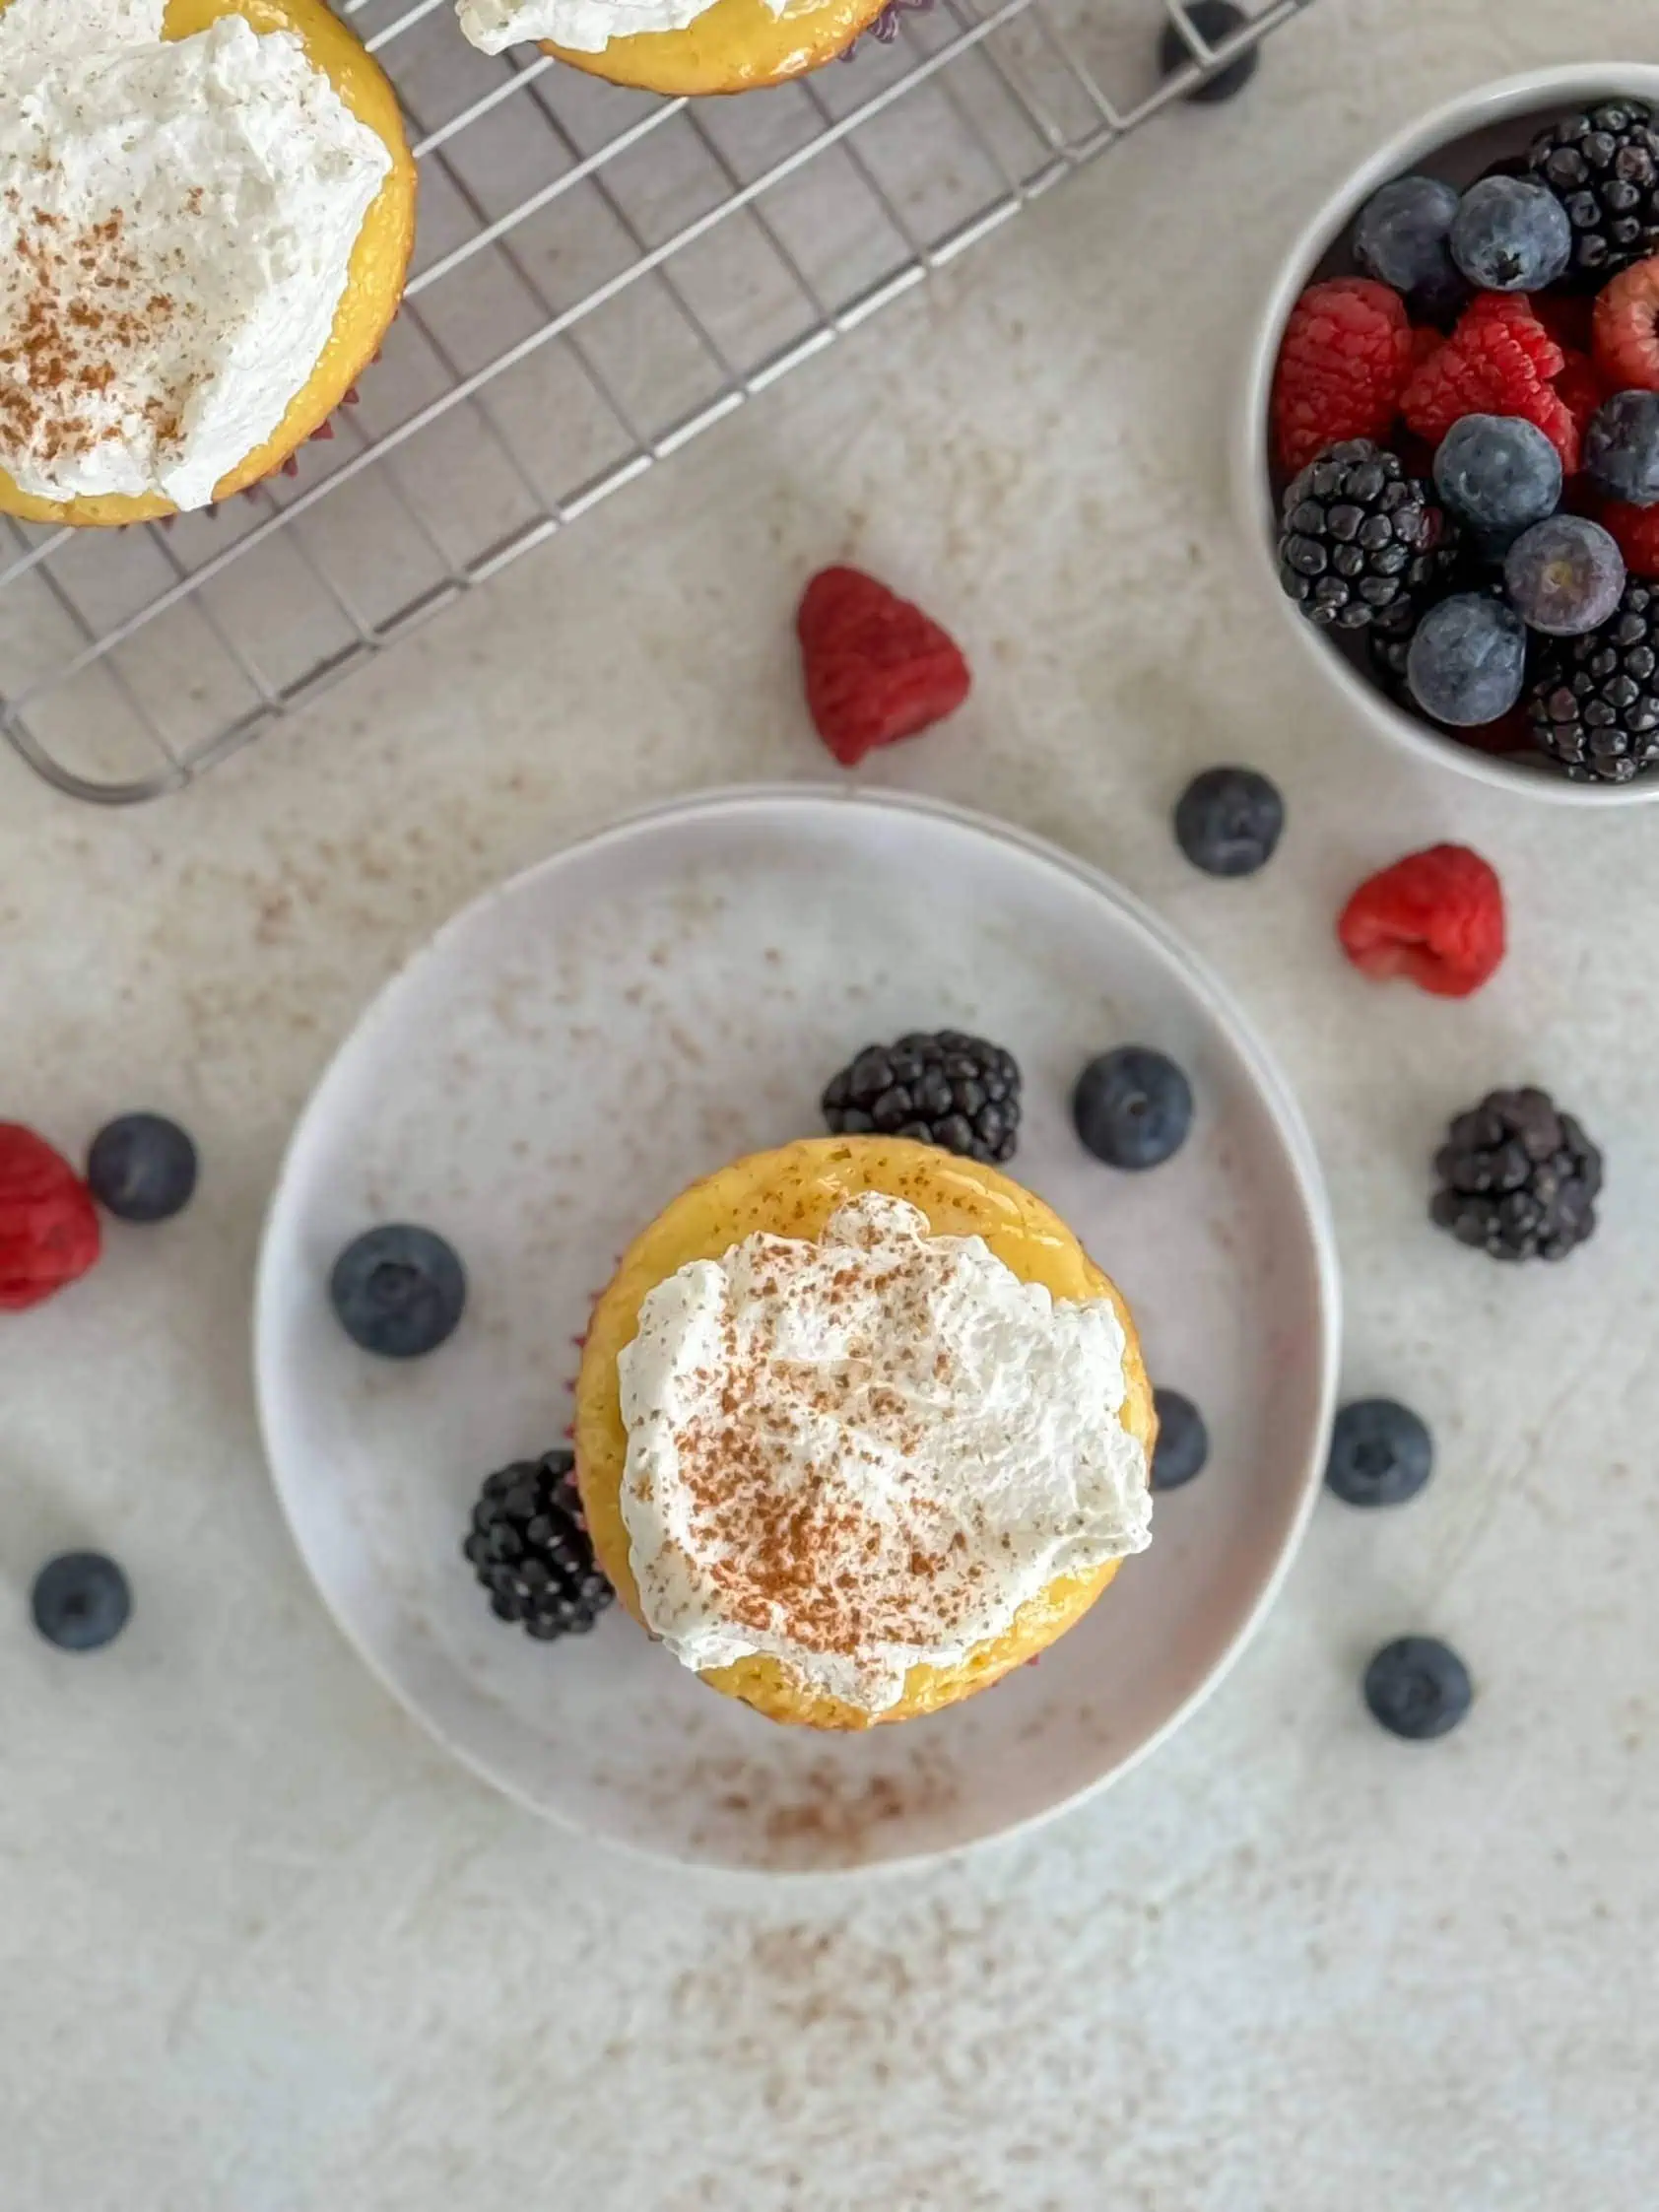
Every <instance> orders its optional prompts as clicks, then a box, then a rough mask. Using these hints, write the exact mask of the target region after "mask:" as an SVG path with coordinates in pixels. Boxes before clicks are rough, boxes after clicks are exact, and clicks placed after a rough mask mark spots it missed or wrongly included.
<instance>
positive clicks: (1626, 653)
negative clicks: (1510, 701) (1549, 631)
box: [1527, 577, 1659, 783]
mask: <svg viewBox="0 0 1659 2212" xmlns="http://www.w3.org/2000/svg"><path fill="white" fill-rule="evenodd" d="M1527 717H1528V719H1529V721H1530V722H1531V724H1532V734H1533V738H1534V741H1535V742H1536V743H1537V744H1538V745H1539V746H1541V747H1542V748H1543V750H1544V751H1545V752H1546V753H1548V754H1549V755H1550V756H1551V758H1552V759H1553V760H1557V761H1559V762H1560V764H1561V766H1562V767H1563V768H1564V769H1565V770H1566V772H1567V774H1568V775H1569V776H1571V777H1572V778H1573V780H1574V781H1575V782H1578V783H1628V782H1629V781H1630V780H1631V778H1632V777H1634V776H1638V775H1641V774H1643V773H1644V772H1645V771H1647V770H1648V769H1650V768H1652V766H1653V764H1654V763H1655V762H1656V761H1659V585H1655V584H1652V583H1644V582H1642V581H1641V580H1640V579H1639V578H1636V577H1632V578H1631V579H1630V581H1629V582H1628V583H1626V586H1625V593H1624V596H1623V598H1622V599H1621V600H1620V602H1619V607H1618V611H1617V612H1616V613H1615V614H1614V615H1613V616H1612V617H1611V619H1610V620H1609V621H1607V622H1604V623H1603V624H1602V626H1601V628H1600V629H1599V630H1592V631H1591V632H1590V633H1589V634H1588V636H1586V637H1560V638H1553V639H1552V640H1551V641H1550V642H1549V644H1548V645H1547V646H1546V648H1545V652H1544V657H1543V658H1542V660H1541V661H1540V663H1539V667H1538V673H1537V675H1536V676H1535V677H1534V679H1533V683H1532V687H1531V690H1530V691H1529V693H1528V695H1527Z"/></svg>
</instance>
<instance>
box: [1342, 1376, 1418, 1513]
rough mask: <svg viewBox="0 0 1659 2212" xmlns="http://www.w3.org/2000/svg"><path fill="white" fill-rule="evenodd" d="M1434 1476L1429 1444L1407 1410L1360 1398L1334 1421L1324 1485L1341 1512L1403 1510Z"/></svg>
mask: <svg viewBox="0 0 1659 2212" xmlns="http://www.w3.org/2000/svg"><path fill="white" fill-rule="evenodd" d="M1433 1471H1434V1440H1433V1438H1432V1437H1430V1436H1429V1434H1428V1431H1427V1428H1425V1426H1424V1424H1423V1423H1422V1422H1421V1421H1420V1420H1419V1419H1418V1417H1417V1415H1416V1414H1415V1413H1413V1412H1412V1410H1411V1408H1410V1407H1409V1406H1403V1405H1396V1404H1395V1402H1394V1400H1393V1399H1392V1398H1359V1399H1357V1400H1356V1401H1355V1403H1354V1404H1353V1405H1346V1406H1344V1407H1343V1409H1342V1411H1341V1412H1340V1413H1339V1414H1338V1415H1337V1418H1336V1424H1335V1426H1334V1428H1333V1429H1332V1431H1331V1456H1330V1458H1329V1459H1328V1460H1327V1461H1326V1463H1325V1484H1326V1487H1327V1489H1330V1490H1334V1491H1335V1492H1336V1494H1337V1496H1338V1497H1339V1498H1340V1499H1341V1500H1342V1502H1343V1504H1344V1505H1346V1506H1403V1505H1404V1504H1405V1502H1406V1500H1407V1499H1408V1498H1415V1497H1416V1496H1417V1494H1418V1492H1419V1491H1420V1490H1421V1489H1422V1488H1423V1486H1424V1484H1425V1483H1426V1482H1427V1480H1428V1478H1429V1476H1430V1475H1431V1474H1432V1473H1433Z"/></svg>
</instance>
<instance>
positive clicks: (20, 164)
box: [0, 0, 415, 524]
mask: <svg viewBox="0 0 1659 2212" xmlns="http://www.w3.org/2000/svg"><path fill="white" fill-rule="evenodd" d="M414 232H415V168H414V164H413V162H412V160H411V158H410V154H409V149H408V145H407V142H406V140H405V137H404V132H403V125H402V121H401V118H400V116H399V114H398V107H397V101H396V98H395V96H394V94H393V92H392V89H391V87H390V85H389V84H388V83H387V82H386V79H385V76H384V75H383V73H382V72H381V70H380V69H379V67H378V65H377V64H376V63H375V62H374V61H373V60H371V59H370V57H369V55H368V54H367V53H366V52H365V49H364V47H363V46H362V44H361V43H360V42H359V41H358V39H356V38H355V37H354V36H353V35H352V34H351V33H350V32H349V31H347V30H346V29H345V28H344V27H343V26H342V25H341V24H340V23H338V22H337V21H336V20H335V18H334V16H333V15H332V14H330V12H329V10H328V9H327V7H326V6H324V5H323V0H0V511H3V512H6V513H10V514H15V515H19V516H22V517H23V518H25V519H26V520H29V521H38V522H67V523H75V524H81V523H87V524H117V523H124V522H138V521H145V520H148V519H151V518H153V517H156V516H160V515H166V514H172V513H175V512H178V511H180V510H184V509H189V508H194V507H203V506H207V505H209V504H210V503H212V502H214V501H215V500H222V499H226V498H229V496H230V495H231V494H232V492H238V491H241V490H243V489H245V488H246V487H247V486H249V485H251V484H254V483H257V482H258V481H259V479H260V478H261V477H263V476H267V475H269V474H270V472H271V471H272V470H273V469H276V468H278V467H280V466H281V464H282V462H283V461H284V460H285V459H287V457H288V456H289V454H291V453H292V452H293V451H294V450H295V448H296V447H297V446H299V444H301V443H302V442H303V440H304V439H305V438H307V437H309V436H311V434H312V433H313V432H314V431H316V430H318V429H319V428H320V427H321V426H322V424H323V423H325V422H326V421H327V419H328V417H329V416H330V415H331V414H332V413H333V411H334V409H335V408H336V407H338V406H339V405H340V403H341V401H342V400H343V399H344V398H345V396H346V394H347V392H348V391H349V390H350V388H351V386H352V385H353V383H354V382H355V381H356V379H357V377H358V375H359V374H360V373H361V371H362V370H363V369H365V367H366V366H367V364H368V363H369V362H370V361H371V360H372V358H373V356H374V354H375V353H376V352H377V350H378V348H379V345H380V341H381V338H382V336H383V335H384V333H385V330H386V326H387V324H388V323H389V322H390V321H391V319H392V316H393V315H394V314H395V313H396V311H397V304H398V301H399V299H400V297H401V295H402V291H403V280H404V274H405V271H406V269H407V267H408V263H409V254H410V249H411V247H412V244H413V241H414Z"/></svg>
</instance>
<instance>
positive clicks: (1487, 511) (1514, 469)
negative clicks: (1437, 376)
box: [1434, 415, 1561, 552]
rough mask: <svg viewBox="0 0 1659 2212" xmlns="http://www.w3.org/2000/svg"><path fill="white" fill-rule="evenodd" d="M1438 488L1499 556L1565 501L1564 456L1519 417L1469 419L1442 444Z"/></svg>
mask: <svg viewBox="0 0 1659 2212" xmlns="http://www.w3.org/2000/svg"><path fill="white" fill-rule="evenodd" d="M1434 489H1435V490H1436V491H1437V492H1438V493H1439V495H1440V497H1441V499H1442V500H1444V501H1445V503H1446V505H1447V506H1448V507H1449V508H1450V509H1451V511H1452V512H1453V513H1454V514H1456V515H1460V516H1461V517H1462V519H1463V520H1464V521H1465V522H1468V523H1472V524H1473V525H1474V527H1475V529H1476V530H1478V531H1479V532H1480V534H1481V539H1482V542H1483V544H1484V545H1487V546H1489V547H1491V548H1493V549H1494V550H1496V551H1498V552H1501V551H1502V550H1503V548H1504V547H1506V546H1508V545H1509V544H1510V543H1511V542H1512V540H1514V539H1515V538H1517V537H1518V536H1519V535H1520V533H1521V532H1522V531H1523V530H1525V529H1527V528H1529V527H1530V526H1531V524H1533V523H1534V522H1542V521H1543V520H1544V519H1545V517H1546V516H1547V515H1551V514H1554V513H1555V511H1556V509H1557V507H1558V506H1559V504H1560V500H1561V457H1560V455H1559V453H1558V452H1557V451H1556V448H1555V447H1554V446H1553V445H1552V444H1551V442H1550V440H1549V439H1548V438H1547V437H1546V436H1545V435H1544V433H1543V432H1542V431H1541V430H1540V429H1539V428H1538V427H1537V425H1536V424H1534V423H1524V422H1522V421H1521V419H1520V417H1519V416H1518V415H1465V416H1464V418H1463V420H1462V422H1460V423H1454V424H1453V425H1452V427H1451V429H1450V430H1449V431H1447V433H1446V435H1445V436H1444V437H1443V438H1442V439H1441V440H1440V447H1439V451H1438V452H1437V453H1436V454H1435V455H1434Z"/></svg>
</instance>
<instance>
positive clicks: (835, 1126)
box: [823, 1030, 1020, 1166]
mask: <svg viewBox="0 0 1659 2212" xmlns="http://www.w3.org/2000/svg"><path fill="white" fill-rule="evenodd" d="M823 1103H824V1118H825V1120H826V1121H827V1122H828V1123H829V1129H830V1131H831V1133H832V1134H833V1135H835V1136H837V1137H856V1136H870V1135H879V1136H884V1137H914V1138H915V1139H916V1140H917V1142H918V1143H921V1144H936V1145H938V1146H939V1147H940V1148H941V1149H942V1150H943V1151H945V1152H956V1153H960V1154H961V1155H962V1158H963V1159H966V1160H981V1161H984V1162H986V1163H987V1164H989V1165H997V1166H1000V1165H1001V1163H1002V1162H1003V1161H1005V1160H1012V1159H1013V1157H1014V1151H1015V1146H1016V1145H1017V1143H1018V1142H1019V1136H1020V1067H1019V1063H1018V1061H1016V1059H1015V1057H1014V1055H1013V1053H1012V1052H1005V1051H1004V1050H1003V1048H1002V1046H1001V1045H1000V1044H987V1043H986V1041H985V1039H983V1038H982V1037H964V1036H962V1032H961V1031H960V1030H940V1031H939V1033H938V1034H937V1036H925V1035H923V1034H922V1033H921V1032H920V1031H914V1030H913V1031H911V1032H910V1034H909V1035H908V1036H906V1037H901V1038H900V1039H898V1041H897V1043H896V1044H867V1045H866V1046H865V1047H864V1049H863V1051H862V1052H860V1053H859V1054H858V1056H857V1058H856V1059H854V1060H851V1061H849V1062H848V1064H847V1065H846V1066H845V1067H844V1068H842V1069H841V1071H840V1073H839V1074H838V1075H835V1076H832V1077H831V1078H830V1080H829V1085H828V1087H827V1088H826V1090H825V1093H824V1102H823Z"/></svg>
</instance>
